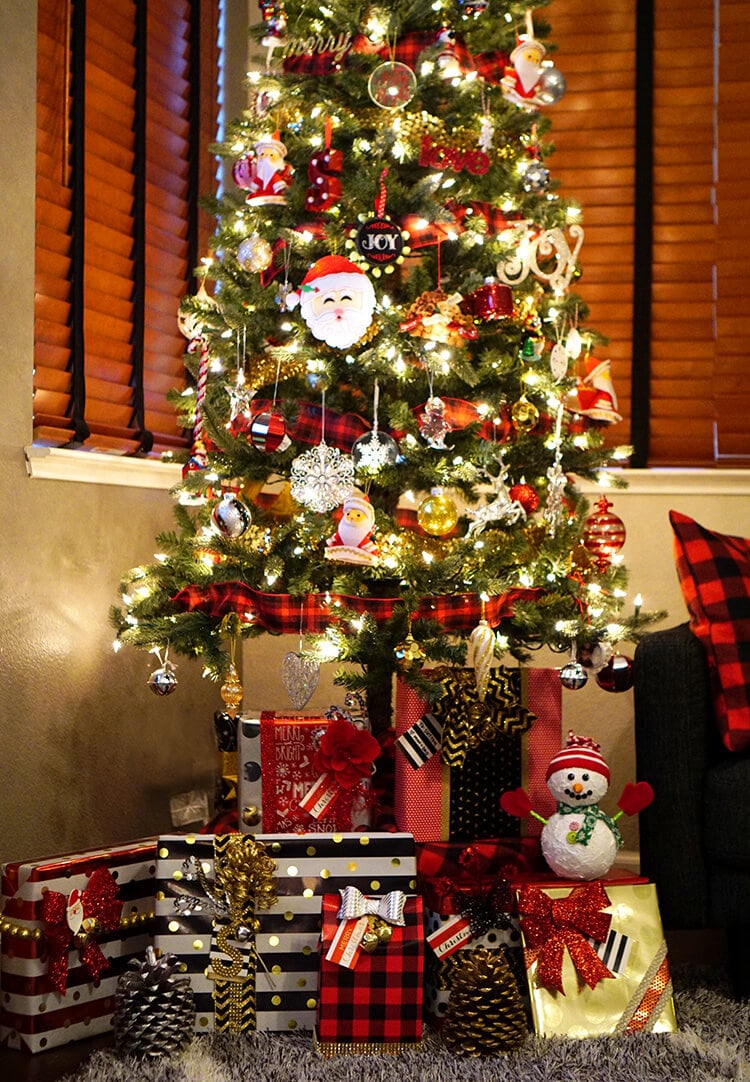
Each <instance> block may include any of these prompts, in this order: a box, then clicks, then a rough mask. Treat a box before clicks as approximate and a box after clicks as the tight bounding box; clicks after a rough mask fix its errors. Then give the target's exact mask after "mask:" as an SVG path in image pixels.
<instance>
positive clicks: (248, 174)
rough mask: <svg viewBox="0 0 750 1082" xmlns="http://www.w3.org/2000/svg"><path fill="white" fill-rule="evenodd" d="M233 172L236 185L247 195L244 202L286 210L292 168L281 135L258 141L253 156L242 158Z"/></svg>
mask: <svg viewBox="0 0 750 1082" xmlns="http://www.w3.org/2000/svg"><path fill="white" fill-rule="evenodd" d="M232 172H233V176H234V180H235V183H236V184H238V185H239V186H240V188H244V189H245V190H246V191H247V195H246V196H245V202H246V203H247V204H248V205H249V206H251V207H265V206H273V205H274V204H275V205H276V206H285V204H286V190H287V188H288V187H289V185H290V184H291V182H292V167H291V166H290V165H289V164H288V163H287V161H286V147H285V146H284V144H283V143H282V141H281V136H280V135H279V133H278V132H274V133H273V135H266V136H264V137H263V138H262V139H259V140H258V142H257V143H256V144H255V146H254V147H253V154H252V155H249V156H247V157H245V158H241V159H240V161H238V162H237V163H236V164H235V166H234V168H233V170H232Z"/></svg>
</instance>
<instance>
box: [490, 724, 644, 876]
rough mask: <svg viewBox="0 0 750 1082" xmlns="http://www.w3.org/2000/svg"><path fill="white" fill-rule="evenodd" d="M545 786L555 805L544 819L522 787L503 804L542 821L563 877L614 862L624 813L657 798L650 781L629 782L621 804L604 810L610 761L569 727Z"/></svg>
mask: <svg viewBox="0 0 750 1082" xmlns="http://www.w3.org/2000/svg"><path fill="white" fill-rule="evenodd" d="M547 787H548V788H549V791H550V792H551V793H552V796H553V797H554V798H555V800H556V801H557V811H556V812H555V814H554V815H551V816H550V817H549V819H545V818H544V817H543V816H541V815H539V814H538V813H537V812H535V811H533V810H532V807H531V800H530V799H529V796H528V794H527V793H526V791H525V790H524V789H513V790H511V791H509V792H507V793H503V795H502V796H501V797H500V806H501V807H502V809H503V811H505V812H507V813H508V815H517V816H520V817H523V816H527V815H532V816H533V817H534V818H535V819H539V820H540V822H542V823H544V827H543V829H542V834H541V839H540V840H541V843H542V853H543V855H544V859H545V860H546V861H547V863H548V864H549V866H550V868H551V869H552V871H553V872H554V873H555V875H559V876H561V877H562V878H563V879H587V880H588V879H601V878H602V876H604V875H606V874H607V872H608V871H609V869H610V868H611V867H612V865H613V864H614V860H615V857H616V855H617V850H618V849H619V848H620V846H621V845H622V835H621V834H620V831H619V829H618V827H617V820H618V819H619V818H620V816H621V815H636V814H637V813H638V812H640V811H643V809H644V808H647V807H648V806H649V804H650V803H651V801H652V800H653V799H654V791H653V789H652V788H651V786H650V785H649V783H648V782H647V781H639V782H635V783H633V782H628V783H627V785H626V786H625V788H624V789H623V792H622V796H621V797H620V799H619V800H618V802H617V806H618V808H619V809H620V810H619V811H618V812H616V813H615V814H614V815H613V816H611V817H610V816H609V815H605V813H604V812H603V811H601V809H600V808H599V802H600V801H601V800H602V799H603V797H604V795H605V794H606V792H607V790H608V789H609V766H608V765H607V761H606V759H605V758H604V756H603V755H602V754H601V751H600V750H599V744H597V743H595V742H594V741H593V740H592V739H591V738H590V737H588V736H575V734H574V733H573V731H572V730H571V731H570V733H569V734H568V740H567V743H566V744H565V747H564V748H562V749H561V750H560V751H558V752H557V754H556V755H553V756H552V758H551V759H550V762H549V765H548V767H547Z"/></svg>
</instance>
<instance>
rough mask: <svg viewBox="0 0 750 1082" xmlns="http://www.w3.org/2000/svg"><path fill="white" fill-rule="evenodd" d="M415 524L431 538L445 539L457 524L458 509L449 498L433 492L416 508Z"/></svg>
mask: <svg viewBox="0 0 750 1082" xmlns="http://www.w3.org/2000/svg"><path fill="white" fill-rule="evenodd" d="M417 522H418V523H419V525H420V526H421V527H422V529H423V530H424V532H425V533H428V534H430V536H431V537H445V535H446V534H448V533H450V532H451V530H452V529H453V528H454V526H455V525H456V523H457V522H458V508H457V507H456V505H455V503H454V502H453V500H452V499H451V498H450V496H446V495H445V493H443V492H440V490H438V489H436V490H433V492H432V493H431V494H430V495H429V496H427V497H426V498H425V499H424V500H422V502H421V503H420V505H419V507H418V508H417Z"/></svg>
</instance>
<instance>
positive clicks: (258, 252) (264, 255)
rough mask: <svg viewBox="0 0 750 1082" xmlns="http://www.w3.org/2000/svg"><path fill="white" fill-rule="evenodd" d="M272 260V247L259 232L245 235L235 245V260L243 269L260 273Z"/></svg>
mask: <svg viewBox="0 0 750 1082" xmlns="http://www.w3.org/2000/svg"><path fill="white" fill-rule="evenodd" d="M272 260H273V249H272V248H271V245H270V244H269V243H268V241H267V240H266V239H265V237H261V235H260V234H259V233H253V234H251V236H249V237H245V239H244V240H243V241H240V243H239V245H238V247H237V262H238V264H239V265H240V267H242V269H243V270H246V271H255V272H257V273H260V271H264V270H266V268H267V267H270V266H271V261H272Z"/></svg>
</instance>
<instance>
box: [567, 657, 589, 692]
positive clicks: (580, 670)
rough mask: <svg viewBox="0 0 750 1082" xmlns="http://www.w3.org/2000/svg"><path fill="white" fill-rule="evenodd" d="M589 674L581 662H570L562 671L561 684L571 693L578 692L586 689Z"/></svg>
mask: <svg viewBox="0 0 750 1082" xmlns="http://www.w3.org/2000/svg"><path fill="white" fill-rule="evenodd" d="M588 678H589V674H588V673H587V672H586V670H585V669H584V667H583V665H581V663H580V661H569V662H568V663H567V664H566V665H563V667H562V668H561V669H560V683H561V684H562V686H563V687H564V688H568V690H569V691H578V690H579V689H580V688H582V687H584V686H585V684H586V681H587V680H588Z"/></svg>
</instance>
